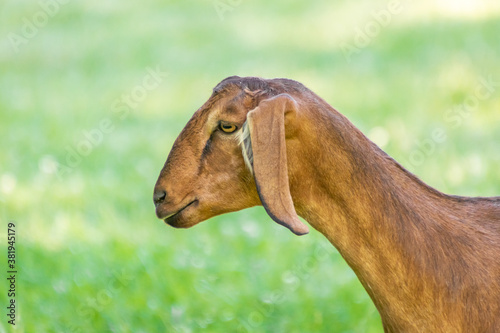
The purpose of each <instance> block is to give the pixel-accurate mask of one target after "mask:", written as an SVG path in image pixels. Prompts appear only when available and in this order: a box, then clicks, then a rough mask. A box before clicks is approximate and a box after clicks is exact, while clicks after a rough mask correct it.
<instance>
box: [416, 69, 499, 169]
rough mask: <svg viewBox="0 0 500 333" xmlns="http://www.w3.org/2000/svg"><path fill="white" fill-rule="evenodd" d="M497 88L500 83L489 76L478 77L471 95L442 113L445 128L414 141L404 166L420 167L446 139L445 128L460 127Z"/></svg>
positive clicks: (435, 130)
mask: <svg viewBox="0 0 500 333" xmlns="http://www.w3.org/2000/svg"><path fill="white" fill-rule="evenodd" d="M498 87H500V81H495V80H493V77H492V76H491V75H490V76H488V78H484V77H480V78H479V80H478V83H477V84H476V86H475V88H474V90H473V91H472V94H470V95H468V96H467V97H466V98H465V99H464V100H463V102H462V103H461V104H458V105H455V106H453V107H452V108H450V109H448V110H446V111H445V112H444V113H443V121H444V123H445V124H446V126H442V127H437V128H434V130H433V131H432V132H431V136H430V138H426V139H424V140H418V141H415V145H416V148H414V149H413V150H412V151H411V152H410V154H409V156H408V159H407V162H406V165H407V166H409V167H418V166H420V165H422V164H423V163H424V162H425V160H426V159H427V158H428V157H429V156H431V155H432V154H434V152H436V151H437V148H438V146H439V144H442V143H444V142H445V141H446V140H447V139H448V137H447V135H446V128H451V129H455V128H458V127H459V126H461V125H462V124H463V123H464V121H465V120H466V119H467V118H469V117H470V116H472V115H473V114H474V113H475V112H477V111H478V109H479V105H480V103H481V102H482V101H486V100H488V99H490V98H491V97H492V96H493V95H494V94H495V92H496V91H497V88H498Z"/></svg>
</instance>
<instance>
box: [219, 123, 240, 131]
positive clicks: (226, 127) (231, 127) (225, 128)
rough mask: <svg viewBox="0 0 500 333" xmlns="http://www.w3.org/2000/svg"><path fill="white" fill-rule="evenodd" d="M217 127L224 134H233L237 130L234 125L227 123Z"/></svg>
mask: <svg viewBox="0 0 500 333" xmlns="http://www.w3.org/2000/svg"><path fill="white" fill-rule="evenodd" d="M219 127H220V129H221V130H222V131H223V132H224V133H233V132H234V131H236V129H237V128H238V127H236V125H233V124H228V123H220V125H219Z"/></svg>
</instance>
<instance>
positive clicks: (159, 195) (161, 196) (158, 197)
mask: <svg viewBox="0 0 500 333" xmlns="http://www.w3.org/2000/svg"><path fill="white" fill-rule="evenodd" d="M166 197H167V192H165V191H164V190H159V189H158V190H155V192H154V194H153V201H154V203H155V206H158V205H159V204H161V203H162V202H163V201H164V200H165V198H166Z"/></svg>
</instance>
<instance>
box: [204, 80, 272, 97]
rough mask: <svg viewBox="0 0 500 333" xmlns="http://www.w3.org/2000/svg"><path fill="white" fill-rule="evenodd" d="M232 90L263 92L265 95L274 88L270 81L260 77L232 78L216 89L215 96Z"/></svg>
mask: <svg viewBox="0 0 500 333" xmlns="http://www.w3.org/2000/svg"><path fill="white" fill-rule="evenodd" d="M231 88H239V89H241V90H243V91H245V90H248V91H251V92H254V91H262V92H265V93H271V92H272V90H273V89H272V88H271V86H270V85H269V81H268V80H265V79H262V78H259V77H239V76H230V77H228V78H225V79H224V80H222V81H221V82H220V83H219V84H218V85H217V86H216V87H215V88H214V94H220V93H222V92H225V91H227V90H229V89H231Z"/></svg>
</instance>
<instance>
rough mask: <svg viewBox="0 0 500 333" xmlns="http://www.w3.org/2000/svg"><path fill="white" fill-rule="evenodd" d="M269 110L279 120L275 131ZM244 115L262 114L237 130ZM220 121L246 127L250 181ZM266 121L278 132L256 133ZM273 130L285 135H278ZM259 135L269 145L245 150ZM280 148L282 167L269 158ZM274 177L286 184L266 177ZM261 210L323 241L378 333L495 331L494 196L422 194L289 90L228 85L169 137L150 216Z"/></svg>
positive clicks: (498, 249) (316, 104)
mask: <svg viewBox="0 0 500 333" xmlns="http://www.w3.org/2000/svg"><path fill="white" fill-rule="evenodd" d="M277 109H280V110H282V112H283V113H284V114H286V116H285V115H284V116H282V117H281V118H282V119H283V120H282V121H281V123H283V125H280V122H279V121H277V120H276V117H277V116H274V115H278V114H279V112H276V110H277ZM273 110H274V111H273ZM250 113H252V115H257V114H260V115H264V116H259V117H260V118H261V120H250V119H249V121H248V123H245V122H246V121H247V115H248V114H250ZM271 113H272V114H273V116H271ZM266 115H267V116H266ZM259 117H257V116H252V117H249V118H252V119H254V118H255V119H260V118H259ZM273 119H274V120H273ZM220 120H224V121H227V122H232V123H234V124H236V125H237V126H238V128H239V129H241V128H242V126H243V125H244V124H245V125H248V126H249V128H250V138H251V139H252V142H251V146H252V147H253V153H254V161H253V166H254V167H256V169H255V175H254V174H252V173H251V172H250V170H249V169H248V168H247V167H246V165H245V161H244V159H243V156H242V153H241V148H240V146H239V144H238V140H237V139H236V135H235V134H226V133H223V132H222V131H221V130H219V129H218V127H217V124H218V122H219V121H220ZM278 120H279V119H278ZM252 121H253V122H254V123H253V125H252ZM268 121H273V124H274V123H276V125H273V126H267V127H269V129H265V128H266V126H263V124H266V122H268ZM278 126H284V133H282V134H276V133H279V131H278V132H276V131H275V129H276V128H277V127H278ZM252 128H253V130H254V132H252ZM238 131H239V130H238ZM238 131H237V132H238ZM258 131H260V132H261V133H263V134H260V135H261V138H262V135H268V137H269V142H267V144H268V145H269V147H271V148H270V149H262V145H263V144H264V143H263V140H262V139H260V141H262V142H261V143H259V142H254V139H255V138H257V134H254V133H257V132H258ZM237 132H236V133H237ZM280 136H284V137H285V138H284V139H282V140H281V139H280ZM264 141H265V140H264ZM280 142H282V143H280ZM285 143H286V144H285ZM280 147H282V148H284V149H285V150H286V152H283V151H282V152H281V153H279V154H284V156H285V159H284V161H285V162H284V164H285V165H281V164H283V158H273V157H272V154H271V153H270V152H269V151H276V150H278V151H280ZM273 149H274V150H273ZM259 151H260V153H259ZM263 152H264V153H263ZM259 156H260V157H259ZM280 156H281V155H280ZM263 158H269V160H268V162H262V160H263ZM269 161H274V162H272V163H278V164H280V165H275V164H272V163H271V162H269ZM259 163H260V164H261V167H260V170H259V172H257V169H258V168H259V167H258V165H259ZM275 169H276V170H278V171H276V170H275ZM266 170H268V171H266ZM273 170H274V171H273ZM283 172H285V173H286V176H287V177H286V178H287V181H288V184H283V181H272V180H273V179H274V180H275V179H276V177H283ZM262 179H267V180H269V179H271V181H266V182H263V181H262ZM283 179H285V178H283ZM256 180H257V183H258V184H259V185H260V186H262V187H267V188H266V189H264V190H263V189H260V188H259V189H258V188H257V187H256ZM269 184H271V185H269ZM286 185H288V189H285V190H283V189H282V187H283V186H286ZM287 191H288V193H289V195H288V197H287ZM273 193H279V194H277V198H278V199H276V200H275V199H272V197H273ZM280 198H281V199H280ZM268 200H269V202H267V201H268ZM287 200H290V202H292V201H291V200H293V203H292V205H291V206H287V205H288V203H287ZM276 202H278V203H276ZM280 202H281V203H282V204H283V205H282V208H279V207H278V208H276V205H280ZM262 203H264V205H265V207H266V210H267V211H268V212H269V213H270V216H271V217H272V218H273V219H274V220H275V221H277V222H282V224H284V225H285V226H287V227H288V228H290V229H291V230H292V231H294V232H296V233H298V234H302V233H304V232H306V229H307V228H306V227H305V226H304V228H306V229H303V227H302V226H300V225H299V224H297V223H300V221H298V220H297V221H298V222H297V221H296V220H295V219H294V218H295V217H294V216H295V215H294V214H295V211H296V212H297V213H298V215H300V216H301V217H303V218H304V219H305V220H306V221H308V222H309V223H310V224H311V226H313V227H314V228H315V229H317V230H318V231H320V232H321V233H323V234H324V235H325V236H326V237H327V238H328V239H329V240H330V242H331V243H332V244H333V245H334V246H335V247H336V248H337V249H338V250H339V252H340V253H341V254H342V256H343V257H344V258H345V260H346V261H347V263H348V264H349V265H350V266H351V267H352V269H353V270H354V272H355V273H356V274H357V276H358V278H359V279H360V281H361V283H362V284H363V286H364V287H365V289H366V290H367V292H368V294H369V295H370V297H371V298H372V300H373V302H374V303H375V305H376V307H377V309H378V310H379V312H380V315H381V317H382V322H383V325H384V329H385V331H386V332H500V197H494V198H468V197H458V196H449V195H446V194H443V193H441V192H439V191H437V190H435V189H433V188H431V187H429V186H428V185H426V184H425V183H423V182H422V181H420V180H419V179H418V178H417V177H415V176H414V175H412V174H411V173H409V172H408V171H407V170H405V169H404V168H403V167H402V166H401V165H399V164H398V163H397V162H396V161H394V160H393V159H392V158H390V157H389V156H388V155H387V154H385V153H384V152H383V151H382V150H380V149H379V148H378V147H377V146H376V145H375V144H373V143H372V142H371V141H370V140H368V139H367V138H366V137H365V136H364V135H363V134H362V133H361V132H360V131H359V130H358V129H357V128H355V127H354V126H353V125H352V124H351V122H349V120H347V118H345V117H344V116H343V115H341V114H340V113H338V112H337V111H336V110H334V109H333V108H332V107H331V106H330V105H328V104H327V103H326V102H325V101H323V100H322V99H321V98H320V97H318V96H317V95H316V94H314V93H313V92H311V91H310V90H308V89H307V88H305V87H304V86H303V85H302V84H300V83H298V82H295V81H292V80H286V79H274V80H264V79H260V78H239V77H230V78H227V79H225V80H223V81H222V82H221V83H219V84H218V85H217V87H216V88H215V89H214V93H213V94H212V96H211V97H210V99H209V100H208V101H207V102H206V103H205V104H204V105H203V106H202V107H201V108H200V109H199V110H198V111H197V112H196V113H195V114H194V116H193V117H192V119H191V120H190V121H189V122H188V124H187V125H186V127H185V128H184V129H183V131H182V132H181V134H180V135H179V137H178V138H177V140H176V141H175V143H174V146H173V148H172V151H171V152H170V155H169V157H168V159H167V162H166V163H165V166H164V168H163V170H162V171H161V174H160V177H159V179H158V182H157V184H156V186H155V204H156V213H157V215H158V217H159V218H162V219H164V218H165V217H167V216H169V215H170V214H172V213H176V212H178V211H179V210H180V212H178V213H177V214H176V215H173V216H172V217H169V218H167V219H166V222H167V223H168V224H170V225H172V226H174V227H190V226H192V225H195V224H197V223H199V222H201V221H203V220H206V219H208V218H210V217H212V216H214V215H218V214H222V213H226V212H230V211H236V210H240V209H244V208H247V207H252V206H255V205H260V204H262ZM186 205H187V207H186V208H185V209H183V207H185V206H186ZM268 206H270V207H268ZM181 209H182V210H181ZM273 215H276V216H273ZM297 228H298V229H297Z"/></svg>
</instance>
